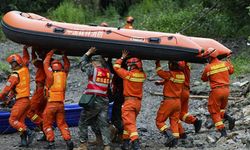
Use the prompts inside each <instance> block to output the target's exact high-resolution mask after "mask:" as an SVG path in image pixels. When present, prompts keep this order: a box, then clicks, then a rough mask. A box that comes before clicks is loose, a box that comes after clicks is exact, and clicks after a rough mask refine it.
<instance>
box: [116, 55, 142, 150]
mask: <svg viewBox="0 0 250 150" xmlns="http://www.w3.org/2000/svg"><path fill="white" fill-rule="evenodd" d="M127 56H128V52H127V51H126V50H123V51H122V57H121V58H120V59H117V60H116V62H115V64H114V70H115V72H116V73H117V75H118V76H120V77H121V78H122V79H123V88H124V91H123V95H124V103H123V106H122V120H123V125H124V131H123V145H122V149H126V150H127V149H129V145H130V142H131V143H132V149H134V150H139V149H140V143H139V135H138V132H137V127H136V118H137V115H138V114H139V112H140V109H141V100H142V95H143V83H144V81H145V79H146V74H145V73H144V72H143V68H142V62H141V60H140V59H138V58H135V57H132V58H130V59H128V60H127V66H128V70H126V69H124V68H122V67H121V64H122V63H123V60H124V59H126V57H127Z"/></svg>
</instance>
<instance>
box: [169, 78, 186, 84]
mask: <svg viewBox="0 0 250 150" xmlns="http://www.w3.org/2000/svg"><path fill="white" fill-rule="evenodd" d="M170 80H171V81H173V82H174V83H184V81H185V80H184V79H175V78H173V77H171V78H170Z"/></svg>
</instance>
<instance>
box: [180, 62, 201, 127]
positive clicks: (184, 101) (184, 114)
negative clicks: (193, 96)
mask: <svg viewBox="0 0 250 150" xmlns="http://www.w3.org/2000/svg"><path fill="white" fill-rule="evenodd" d="M183 63H184V66H183V67H184V68H183V73H184V75H185V82H184V86H183V91H182V94H181V113H180V120H182V121H184V122H186V123H188V124H194V123H195V121H196V119H197V118H196V117H194V116H193V115H191V114H189V113H188V103H189V95H190V64H189V63H187V62H183Z"/></svg>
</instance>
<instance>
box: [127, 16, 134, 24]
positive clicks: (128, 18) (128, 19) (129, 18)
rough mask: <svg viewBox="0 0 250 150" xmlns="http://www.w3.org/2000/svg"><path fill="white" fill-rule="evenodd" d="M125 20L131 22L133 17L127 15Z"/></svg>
mask: <svg viewBox="0 0 250 150" xmlns="http://www.w3.org/2000/svg"><path fill="white" fill-rule="evenodd" d="M126 21H127V23H133V22H134V18H133V17H132V16H128V17H127V20H126Z"/></svg>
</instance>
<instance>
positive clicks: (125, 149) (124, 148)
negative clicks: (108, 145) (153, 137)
mask: <svg viewBox="0 0 250 150" xmlns="http://www.w3.org/2000/svg"><path fill="white" fill-rule="evenodd" d="M129 145H130V139H124V140H123V143H122V147H121V149H122V150H129Z"/></svg>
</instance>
